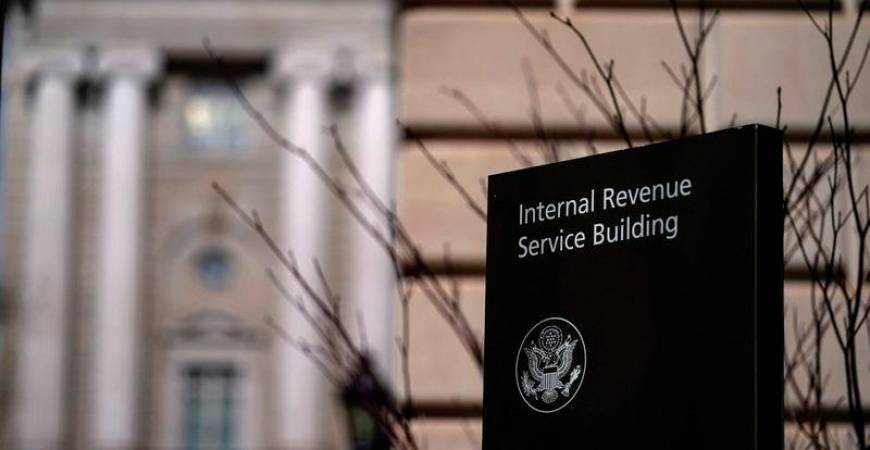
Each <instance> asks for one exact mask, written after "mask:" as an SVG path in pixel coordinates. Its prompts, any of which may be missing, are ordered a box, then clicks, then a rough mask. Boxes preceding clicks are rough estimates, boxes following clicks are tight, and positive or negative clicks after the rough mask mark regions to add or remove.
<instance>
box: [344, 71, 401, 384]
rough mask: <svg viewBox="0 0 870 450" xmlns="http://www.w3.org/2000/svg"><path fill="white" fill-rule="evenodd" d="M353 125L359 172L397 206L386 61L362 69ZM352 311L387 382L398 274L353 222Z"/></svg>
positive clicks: (381, 220)
mask: <svg viewBox="0 0 870 450" xmlns="http://www.w3.org/2000/svg"><path fill="white" fill-rule="evenodd" d="M355 92H356V97H355V99H354V110H353V119H354V120H353V123H354V126H355V128H356V134H355V139H354V142H355V145H354V148H353V149H352V150H351V151H353V152H354V155H353V156H354V161H355V164H356V165H357V166H358V169H359V172H360V174H361V175H362V177H363V178H364V179H365V180H366V182H367V183H368V185H369V186H370V187H371V189H372V192H373V193H374V194H375V195H377V197H378V198H379V199H380V200H381V202H382V203H383V204H384V205H385V206H386V207H388V208H393V204H394V187H393V185H394V182H395V167H396V156H397V154H396V144H397V133H396V115H395V108H394V97H393V84H392V78H391V73H390V70H389V67H388V64H387V63H386V62H378V64H370V65H369V66H363V67H362V68H361V76H360V77H359V79H358V83H357V85H356V91H355ZM363 209H364V210H365V211H366V213H367V219H368V221H369V222H370V223H373V224H375V225H376V226H377V227H378V229H380V230H381V232H382V233H383V234H384V235H385V236H390V235H391V230H390V226H389V223H388V221H387V218H386V217H385V216H384V215H382V214H376V213H374V212H373V211H372V210H371V209H370V208H363ZM348 226H349V227H351V229H350V230H349V231H350V233H349V234H350V242H351V244H350V248H349V250H348V256H349V267H348V276H349V281H350V284H349V289H348V300H349V301H350V304H351V306H350V310H352V311H357V312H359V314H361V316H362V326H363V327H364V330H363V332H364V334H365V336H366V341H367V342H366V343H367V345H368V350H369V351H370V352H371V355H372V357H373V359H374V362H375V363H376V366H377V367H378V369H379V370H380V373H381V376H383V377H384V380H385V381H386V382H389V381H390V380H391V374H392V360H393V355H394V354H395V352H396V336H395V333H394V330H393V307H394V300H395V282H396V279H395V270H394V268H393V265H392V262H391V261H390V257H389V256H388V255H387V253H385V252H384V249H383V247H382V246H381V244H379V243H378V242H377V241H376V240H375V239H373V238H372V236H371V235H370V234H369V233H368V232H366V231H365V230H364V229H363V228H362V227H361V226H360V225H359V224H358V223H357V222H356V221H349V224H348Z"/></svg>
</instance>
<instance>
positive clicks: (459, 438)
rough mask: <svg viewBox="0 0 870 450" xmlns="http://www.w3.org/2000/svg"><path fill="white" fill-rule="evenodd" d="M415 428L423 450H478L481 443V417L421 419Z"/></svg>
mask: <svg viewBox="0 0 870 450" xmlns="http://www.w3.org/2000/svg"><path fill="white" fill-rule="evenodd" d="M413 430H414V433H415V436H417V439H418V442H417V443H418V444H419V446H420V449H421V450H477V449H479V448H480V445H481V439H482V424H481V421H480V420H479V419H467V420H462V419H448V420H434V419H431V420H419V421H415V422H414V428H413Z"/></svg>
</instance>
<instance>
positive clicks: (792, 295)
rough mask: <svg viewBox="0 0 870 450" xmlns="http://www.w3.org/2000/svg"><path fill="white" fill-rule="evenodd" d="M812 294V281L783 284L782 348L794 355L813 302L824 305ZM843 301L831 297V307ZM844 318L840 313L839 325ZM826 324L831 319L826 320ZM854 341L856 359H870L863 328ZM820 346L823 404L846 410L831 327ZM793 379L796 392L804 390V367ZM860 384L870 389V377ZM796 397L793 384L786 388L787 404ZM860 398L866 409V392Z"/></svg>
mask: <svg viewBox="0 0 870 450" xmlns="http://www.w3.org/2000/svg"><path fill="white" fill-rule="evenodd" d="M815 295H816V297H815V300H814V299H813V293H812V289H811V284H810V282H808V281H794V282H787V283H786V284H785V290H784V296H785V348H786V353H787V354H794V351H795V348H796V343H797V341H798V336H800V335H801V334H802V333H804V332H805V330H806V329H807V328H806V327H808V326H809V325H810V324H812V320H813V319H812V318H813V313H812V307H813V304H814V301H815V305H816V308H824V305H823V303H822V302H821V296H819V293H818V291H817V292H816V294H815ZM842 304H843V302H842V298H841V297H837V298H835V299H834V302H833V303H832V306H833V307H834V308H842V307H841V306H838V305H842ZM820 311H821V312H822V313H823V314H824V311H822V310H821V309H820ZM835 311H842V309H835ZM843 317H844V316H843V315H839V316H838V318H839V324H840V325H841V326H842V323H843ZM826 323H830V322H829V321H828V322H826ZM856 342H857V349H858V360H859V361H867V360H868V358H870V342H868V339H867V335H866V330H863V331H861V332H860V333H859V335H858V337H857V341H856ZM805 345H807V346H810V348H814V347H813V346H812V345H811V343H806V344H805ZM821 348H822V356H821V365H822V376H823V377H827V379H826V383H825V386H824V390H823V392H824V395H823V396H822V402H823V405H824V406H825V407H828V408H833V407H836V408H838V409H845V408H846V406H847V403H846V375H845V371H844V368H843V356H842V353H841V351H840V348H839V345H838V344H837V338H836V335H835V334H834V331H833V329H830V330H829V331H828V332H827V333H825V334H824V335H823V339H822V346H821ZM859 370H862V369H859ZM795 381H796V382H797V385H798V386H799V387H800V388H799V389H800V390H799V392H803V391H805V389H806V385H807V382H808V378H807V376H806V374H805V373H804V372H803V370H798V371H797V372H796V375H795ZM860 386H861V390H862V393H866V392H870V391H868V389H870V379H868V377H861V380H860ZM798 398H799V396H796V395H795V390H794V387H789V388H787V389H786V404H788V405H796V404H797V403H796V400H797V399H798ZM863 401H864V405H865V408H866V407H867V406H866V405H870V399H868V397H867V394H864V395H863Z"/></svg>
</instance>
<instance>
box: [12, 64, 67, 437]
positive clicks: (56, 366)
mask: <svg viewBox="0 0 870 450" xmlns="http://www.w3.org/2000/svg"><path fill="white" fill-rule="evenodd" d="M34 63H35V64H34V67H33V69H35V72H34V73H35V74H36V79H35V90H34V97H33V103H32V109H31V112H30V124H31V129H30V131H31V135H30V146H31V147H30V169H29V178H30V179H29V186H28V189H29V191H28V197H27V208H28V209H27V228H26V230H25V237H24V244H23V245H24V259H25V261H24V267H23V270H24V274H23V286H22V297H21V303H20V305H19V312H20V318H19V320H18V327H19V330H20V331H19V332H18V335H17V341H18V343H19V346H18V349H17V351H18V357H17V361H18V362H17V365H16V369H17V373H16V378H15V380H16V387H15V392H14V394H15V406H14V408H15V409H14V412H13V414H14V416H13V420H14V422H13V427H12V431H13V435H14V438H13V439H14V444H13V445H14V446H15V447H16V448H22V449H25V448H26V449H31V448H33V449H36V448H38V449H46V450H55V449H56V450H60V449H62V448H66V447H67V444H68V442H65V438H66V436H65V421H66V419H67V417H66V413H67V412H68V406H69V405H67V402H66V401H65V397H66V396H67V390H68V389H70V385H69V380H68V370H67V368H68V364H69V361H68V357H67V354H68V350H69V349H68V344H69V337H70V336H69V328H68V319H69V317H68V316H69V302H70V299H71V298H72V295H71V294H72V292H71V291H72V283H71V255H72V252H71V247H72V245H71V243H72V236H73V223H72V205H71V202H72V187H73V163H74V159H75V156H74V153H73V151H74V146H73V141H72V137H73V133H72V127H73V115H74V114H75V111H74V109H75V97H74V92H73V88H74V83H75V77H76V76H77V74H78V73H79V72H80V70H81V60H80V57H79V55H76V54H73V53H67V52H58V53H53V54H50V55H49V54H46V55H40V56H38V57H36V58H35V59H34Z"/></svg>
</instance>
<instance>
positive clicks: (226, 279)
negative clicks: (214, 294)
mask: <svg viewBox="0 0 870 450" xmlns="http://www.w3.org/2000/svg"><path fill="white" fill-rule="evenodd" d="M193 264H194V269H195V270H196V273H197V275H198V276H199V280H200V282H202V284H204V285H205V286H206V287H208V288H209V289H213V290H222V289H225V288H226V287H227V286H229V284H230V281H231V279H232V273H233V258H232V256H231V255H230V254H229V253H228V252H227V251H225V250H224V249H223V248H220V247H208V248H206V249H204V250H202V251H200V252H198V253H196V254H195V255H194V258H193Z"/></svg>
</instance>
